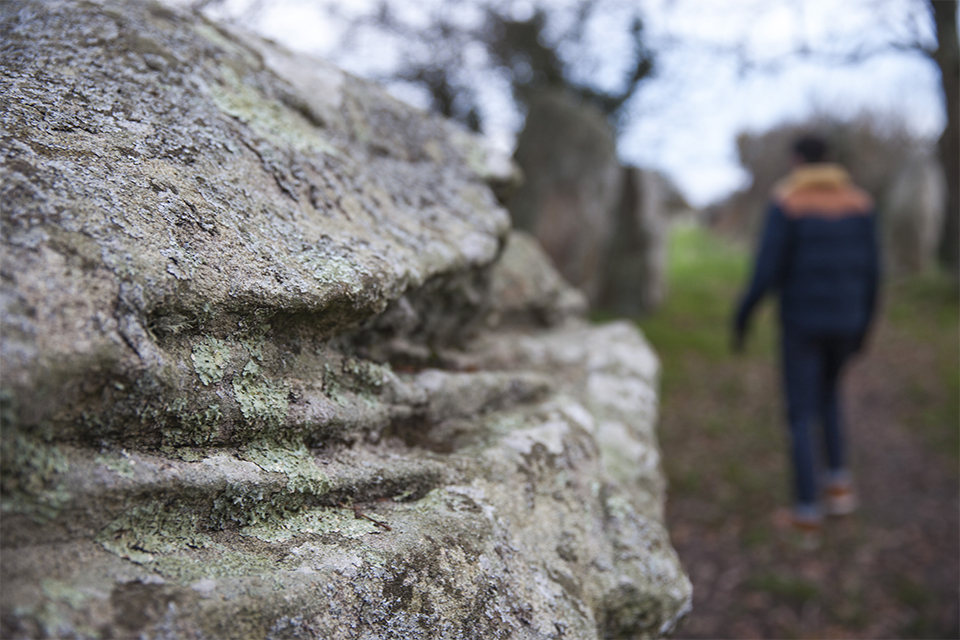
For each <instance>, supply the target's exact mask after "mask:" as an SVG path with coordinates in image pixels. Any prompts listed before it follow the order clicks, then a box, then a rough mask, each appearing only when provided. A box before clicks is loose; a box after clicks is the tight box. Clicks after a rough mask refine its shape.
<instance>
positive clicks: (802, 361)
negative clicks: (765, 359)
mask: <svg viewBox="0 0 960 640" xmlns="http://www.w3.org/2000/svg"><path fill="white" fill-rule="evenodd" d="M859 343H860V340H859V336H857V335H848V334H847V335H844V334H841V335H819V334H810V333H807V332H804V331H801V330H798V329H790V328H788V327H784V328H783V335H782V347H783V374H784V387H785V389H786V398H787V420H788V423H789V425H790V444H791V453H792V459H793V470H794V478H795V481H796V501H797V507H798V509H800V510H805V511H809V510H811V509H816V503H817V466H818V465H817V460H816V456H815V453H814V450H815V448H814V443H813V439H814V427H815V425H816V423H817V422H819V423H820V424H821V425H822V427H823V445H824V448H825V450H826V451H825V452H826V459H827V468H828V470H829V472H830V473H831V475H837V474H843V473H844V470H845V469H846V462H847V461H846V451H845V448H844V447H845V442H844V434H843V431H844V429H843V422H842V418H841V414H840V399H839V386H840V384H839V383H840V373H841V371H842V369H843V365H844V364H845V363H846V362H847V361H848V360H849V359H850V356H852V355H853V354H854V353H856V351H857V348H858V346H859Z"/></svg>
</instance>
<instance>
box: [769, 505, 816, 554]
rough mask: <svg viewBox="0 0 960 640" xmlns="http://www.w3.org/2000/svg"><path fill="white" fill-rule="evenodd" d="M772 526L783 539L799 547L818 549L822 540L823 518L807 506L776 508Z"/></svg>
mask: <svg viewBox="0 0 960 640" xmlns="http://www.w3.org/2000/svg"><path fill="white" fill-rule="evenodd" d="M773 526H774V528H775V529H777V530H778V531H780V533H781V535H782V536H783V537H784V539H786V540H789V541H790V542H791V544H793V545H795V546H797V547H800V548H801V549H806V550H814V549H819V548H820V545H821V543H822V541H823V518H822V517H821V516H820V514H819V513H818V512H817V511H816V510H815V509H810V508H809V507H807V508H804V507H798V508H794V509H785V508H780V509H777V510H776V511H775V512H774V514H773Z"/></svg>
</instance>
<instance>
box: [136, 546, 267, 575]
mask: <svg viewBox="0 0 960 640" xmlns="http://www.w3.org/2000/svg"><path fill="white" fill-rule="evenodd" d="M150 568H151V569H153V570H155V571H157V572H158V573H159V574H161V575H162V576H164V577H165V578H169V579H171V580H176V581H178V582H180V583H190V582H194V581H196V580H200V579H203V578H214V579H220V578H234V577H240V576H265V575H269V574H270V573H271V572H273V571H275V570H276V568H277V566H276V562H275V561H274V560H272V559H271V558H265V557H263V556H261V555H257V554H253V553H249V552H244V553H238V552H235V551H230V550H228V549H226V548H224V547H221V545H218V544H214V545H213V548H208V549H205V550H204V551H203V555H202V557H190V555H186V554H171V555H164V556H158V557H157V558H156V560H154V561H153V562H151V563H150Z"/></svg>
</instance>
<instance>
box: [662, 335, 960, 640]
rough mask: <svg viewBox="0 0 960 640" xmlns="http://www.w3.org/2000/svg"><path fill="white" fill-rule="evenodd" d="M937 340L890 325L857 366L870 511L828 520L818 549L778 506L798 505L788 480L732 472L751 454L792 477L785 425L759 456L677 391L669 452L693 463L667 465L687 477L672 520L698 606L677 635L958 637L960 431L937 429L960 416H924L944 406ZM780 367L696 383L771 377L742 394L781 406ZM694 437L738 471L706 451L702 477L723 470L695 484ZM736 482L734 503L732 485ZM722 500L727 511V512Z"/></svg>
mask: <svg viewBox="0 0 960 640" xmlns="http://www.w3.org/2000/svg"><path fill="white" fill-rule="evenodd" d="M954 344H955V343H954ZM938 348H942V345H941V346H940V347H938V346H937V345H935V344H927V343H924V342H923V340H922V338H920V339H918V338H916V337H915V336H914V337H912V336H910V335H908V334H907V333H905V332H903V331H902V330H899V329H894V328H893V327H892V326H890V324H889V323H884V324H883V325H881V327H880V328H879V330H878V332H877V335H876V336H875V340H874V344H873V348H872V349H871V350H870V352H869V354H868V355H867V356H866V357H864V358H862V359H860V360H858V361H857V362H856V363H855V364H854V365H853V366H852V367H851V369H850V371H849V372H848V373H849V375H848V378H847V381H846V382H847V386H846V396H845V398H846V410H847V416H848V418H849V423H850V425H851V427H850V441H851V450H852V454H853V459H854V465H853V466H854V470H855V473H856V478H857V483H858V485H859V489H860V495H861V508H860V510H859V511H858V512H857V513H856V514H855V515H853V516H851V517H848V518H841V519H830V520H828V521H827V524H826V528H825V533H824V541H823V545H822V547H821V548H820V549H818V550H815V551H804V550H801V549H800V548H798V547H797V546H796V545H795V544H794V542H793V541H792V540H791V538H790V535H789V530H788V528H787V527H785V526H784V523H783V518H782V515H783V511H782V510H781V511H780V512H779V513H778V511H777V507H776V504H779V505H780V506H781V508H782V506H784V505H785V504H786V499H785V496H786V490H785V489H770V488H769V487H764V486H763V481H762V477H763V476H762V475H761V476H758V477H760V478H761V480H760V481H756V480H755V481H753V482H752V484H751V482H750V481H749V479H750V477H751V476H749V474H745V473H744V472H742V471H741V472H740V475H739V476H737V474H736V473H725V471H724V469H725V468H733V469H734V470H735V469H737V468H738V467H737V466H736V465H734V466H732V467H731V466H730V465H733V464H734V462H735V461H736V459H737V458H740V459H742V460H748V461H750V463H748V464H750V465H751V466H757V465H768V466H770V468H771V469H772V468H774V467H779V469H778V470H777V472H776V473H772V472H771V473H766V476H768V477H769V478H770V479H769V482H770V483H773V484H776V483H783V482H786V480H787V478H788V476H787V474H786V470H785V469H784V468H783V467H784V466H785V464H786V461H785V456H784V454H783V450H782V447H783V446H784V444H785V443H784V442H783V434H782V433H781V434H776V435H771V436H770V437H769V438H768V440H769V444H770V446H771V448H772V449H771V451H770V452H769V456H766V457H763V456H758V455H757V454H756V449H751V448H750V447H749V446H747V445H742V446H741V445H738V444H736V443H735V442H729V441H730V440H733V439H735V436H736V433H737V431H736V429H734V428H731V429H730V430H729V431H728V432H727V433H728V435H729V436H730V437H727V438H720V439H710V438H709V436H708V435H703V433H701V432H700V431H697V429H699V427H695V426H694V424H695V422H696V421H697V420H701V421H702V419H703V415H702V412H701V415H699V416H696V415H694V416H685V415H683V413H684V412H687V411H690V410H692V409H690V407H691V406H692V405H695V404H696V402H691V401H690V398H689V397H688V398H687V399H686V401H683V402H681V401H679V400H677V399H671V398H669V397H665V400H664V406H663V410H662V416H663V417H662V424H663V427H664V429H666V430H671V429H672V430H674V431H675V432H674V433H673V435H671V436H669V437H666V438H665V439H664V449H665V455H666V456H668V457H669V456H671V455H672V454H673V453H674V452H675V453H676V455H677V456H678V457H679V458H680V460H681V462H680V463H678V464H679V466H674V467H673V469H672V473H671V468H670V467H669V466H668V475H672V476H676V477H671V481H672V483H674V485H677V486H676V487H675V488H676V490H673V488H672V489H671V494H670V495H671V497H670V502H669V504H668V509H667V516H668V521H669V525H670V528H671V533H672V535H673V539H674V543H675V546H676V547H677V550H678V552H679V554H680V557H681V560H682V561H683V563H684V566H685V567H686V568H687V571H688V572H689V575H690V577H691V580H692V581H693V584H694V609H693V613H692V615H691V616H690V618H689V619H688V620H687V621H686V624H685V625H684V626H683V627H682V628H681V629H680V631H679V632H678V634H677V637H680V638H752V637H757V638H761V637H762V638H795V637H800V638H904V637H917V638H957V637H958V636H960V621H958V620H960V604H958V603H960V587H958V585H960V537H958V536H960V522H958V520H960V485H958V473H957V456H956V452H952V455H951V453H950V452H946V451H944V450H943V448H944V447H949V446H951V443H953V442H954V440H952V439H950V438H946V439H942V438H941V439H939V440H938V438H937V435H938V433H940V434H941V435H942V432H943V430H944V429H946V430H949V429H954V430H955V429H958V428H960V426H958V425H957V424H952V425H949V424H944V423H943V420H941V422H940V423H939V425H938V424H937V420H938V419H939V416H930V415H927V414H926V413H925V411H926V407H930V406H935V405H937V403H938V402H939V403H940V404H942V403H943V400H944V397H943V394H944V393H946V390H945V389H943V388H942V386H943V377H942V376H939V377H938V374H937V367H938V366H942V365H941V364H939V363H942V358H941V354H939V353H938V351H937V350H938ZM953 348H955V346H954V347H953ZM691 366H692V365H691ZM696 366H698V367H701V368H702V367H703V363H702V362H698V363H696ZM731 367H733V368H734V369H736V370H730V368H731ZM692 370H693V369H692ZM773 374H775V372H774V371H773V369H772V368H771V366H770V365H769V364H767V365H761V364H756V363H739V364H734V365H731V364H729V363H723V364H720V365H717V366H716V367H714V371H712V372H711V371H698V372H697V373H696V375H694V376H693V379H694V381H696V380H698V379H699V380H702V381H709V380H717V379H722V378H724V377H727V376H745V377H746V378H747V379H750V378H751V376H752V377H753V378H755V379H757V380H759V382H757V383H756V384H748V385H747V389H746V391H745V397H743V398H740V399H739V402H741V403H746V404H747V405H749V404H750V403H753V404H754V405H757V406H759V407H761V408H760V409H756V410H754V413H760V414H763V415H769V414H770V413H771V411H772V412H774V413H776V412H777V410H776V409H772V408H771V407H774V406H775V405H776V404H777V403H779V398H778V394H779V388H778V382H777V381H776V380H771V379H770V378H771V375H773ZM774 377H775V376H774ZM705 383H706V382H705ZM938 385H939V386H938ZM931 424H933V425H934V427H933V428H931V427H930V425H931ZM937 429H939V430H940V431H939V432H938V431H937ZM694 446H701V447H702V446H712V450H711V453H710V455H711V456H713V458H718V457H724V456H726V457H729V458H731V461H728V462H727V463H725V464H727V467H723V466H722V464H720V463H716V464H715V463H714V462H713V460H712V459H707V458H704V460H703V461H702V466H703V469H704V471H703V473H705V474H707V475H710V474H711V473H712V474H714V475H715V476H716V477H715V480H716V481H715V482H713V483H711V482H710V478H707V479H706V480H704V481H703V482H702V483H701V484H700V485H695V484H690V485H689V486H688V484H689V483H685V480H684V478H686V476H685V475H683V474H684V473H687V472H686V471H684V472H682V473H681V471H679V470H678V469H682V468H686V467H689V466H690V465H696V464H697V461H696V459H695V458H691V457H690V456H691V455H692V454H690V453H689V447H694ZM953 446H955V445H953ZM777 447H780V449H777ZM684 456H686V458H684ZM771 460H772V462H771ZM684 465H686V467H685V466H684ZM711 465H713V466H712V467H711ZM727 476H729V477H727ZM730 478H732V480H731V479H730ZM738 478H739V479H738ZM698 486H699V488H698ZM718 486H719V488H718ZM706 487H709V489H707V488H706ZM724 487H728V488H726V489H724ZM729 487H732V489H730V488H729ZM731 491H732V492H733V497H732V498H730V499H729V500H726V501H724V500H723V496H724V495H725V494H724V492H726V493H727V494H729V493H730V492H731ZM771 491H772V492H773V493H771ZM771 495H774V496H776V497H775V498H771V497H770V496H771ZM718 496H720V498H718ZM718 502H719V503H720V504H722V505H723V509H725V510H726V513H720V514H718V513H717V511H718ZM772 503H776V504H772ZM771 507H772V508H771ZM705 514H707V515H705Z"/></svg>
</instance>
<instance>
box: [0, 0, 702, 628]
mask: <svg viewBox="0 0 960 640" xmlns="http://www.w3.org/2000/svg"><path fill="white" fill-rule="evenodd" d="M0 20H2V24H3V28H4V33H3V37H2V39H0V47H2V55H0V70H2V79H0V83H2V84H0V92H2V95H3V97H4V105H3V111H2V114H0V118H2V126H3V130H2V133H0V135H2V141H3V142H2V152H3V155H2V164H0V191H2V194H0V195H2V202H3V209H2V212H0V214H2V224H3V256H2V259H3V262H2V268H0V301H2V327H0V328H2V342H0V354H2V358H3V368H2V381H0V382H2V384H0V387H2V390H0V401H2V414H0V417H2V424H3V430H2V449H0V451H2V461H0V462H2V464H0V472H2V473H0V477H2V504H0V506H2V520H0V543H2V555H0V561H2V575H3V580H2V582H0V631H2V634H0V635H2V636H3V637H4V638H8V637H9V638H34V637H44V636H47V637H196V638H225V637H238V638H239V637H256V638H305V637H315V638H435V637H440V638H476V637H488V638H506V637H511V638H560V637H564V638H595V637H631V636H637V637H646V636H656V635H660V634H663V633H666V632H668V631H669V630H670V629H671V628H672V627H673V626H674V625H675V624H676V622H677V621H678V620H679V618H680V617H682V615H683V613H684V612H685V611H686V609H687V608H688V606H689V601H690V585H689V581H688V580H687V579H686V576H685V575H684V574H683V571H682V569H681V568H680V566H679V562H678V560H677V558H676V555H675V554H674V552H673V550H672V548H671V547H670V542H669V539H668V536H667V533H666V531H665V529H664V527H663V514H662V505H663V498H664V486H663V479H662V475H661V472H660V465H659V456H658V448H657V445H656V439H655V433H654V424H655V420H656V406H657V398H656V379H657V375H658V363H657V360H656V357H655V355H654V354H653V352H652V351H651V349H650V347H649V345H647V344H646V342H645V341H644V339H643V337H642V336H641V335H640V334H639V333H638V332H637V331H636V329H635V328H634V327H632V326H631V325H628V324H612V325H607V326H603V327H596V326H591V325H589V324H587V323H585V322H584V321H583V320H582V319H580V317H579V314H580V312H581V311H582V309H583V306H584V305H583V301H582V297H580V296H579V294H577V293H576V292H574V291H572V290H570V289H569V288H567V287H566V285H564V283H563V282H562V280H560V279H559V277H558V276H557V275H556V274H555V273H554V272H552V271H551V270H550V268H549V266H547V265H546V264H545V262H544V261H543V259H542V255H541V254H540V253H538V251H539V250H538V248H537V247H536V245H535V244H533V243H531V242H530V240H529V239H528V238H526V239H525V238H523V237H522V236H515V237H509V240H508V227H509V225H508V220H507V215H506V214H505V212H504V211H503V210H501V209H500V208H499V207H498V205H497V204H496V201H495V198H494V197H493V194H492V192H491V190H490V189H489V187H488V186H487V185H486V184H485V180H487V179H493V180H496V179H498V176H499V175H500V174H502V173H503V172H502V171H499V172H498V171H494V170H492V169H491V168H490V167H488V166H486V165H485V164H484V157H483V154H482V149H481V147H480V146H479V145H478V144H477V142H476V141H475V140H474V139H473V138H471V137H470V136H468V135H467V134H465V133H464V132H462V131H460V130H458V129H456V128H455V127H454V126H453V125H451V124H449V123H447V122H445V121H442V120H439V119H436V118H432V117H429V116H427V115H425V114H422V113H420V112H417V111H416V110H414V109H412V108H410V107H407V106H405V105H403V104H401V103H398V102H396V101H395V100H393V99H391V98H389V97H388V96H387V95H386V94H384V93H383V92H382V91H381V90H380V89H378V88H376V87H374V86H372V85H369V84H366V83H364V82H361V81H359V80H357V79H354V78H352V77H350V76H347V75H345V74H343V73H341V72H340V71H338V70H336V69H334V68H332V67H329V66H328V65H326V64H325V63H323V62H320V61H316V60H313V59H309V58H305V57H302V56H298V55H295V54H292V53H290V52H287V51H285V50H283V49H282V48H280V47H278V46H276V45H273V44H270V43H266V42H264V41H261V40H258V39H256V38H253V37H251V36H248V35H245V34H241V33H235V32H232V31H230V30H227V29H224V28H222V27H219V26H216V25H213V24H210V23H208V22H205V21H204V20H203V19H201V18H198V17H195V16H192V15H188V14H185V13H182V12H179V11H177V10H173V9H170V8H168V7H165V6H162V5H159V4H146V5H143V4H129V3H122V4H121V3H116V4H115V3H113V2H110V1H106V2H102V3H90V2H56V1H50V2H29V1H26V0H17V1H12V2H5V3H3V4H2V5H0Z"/></svg>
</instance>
